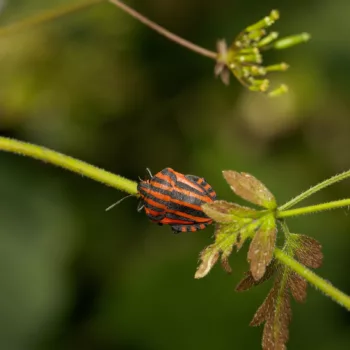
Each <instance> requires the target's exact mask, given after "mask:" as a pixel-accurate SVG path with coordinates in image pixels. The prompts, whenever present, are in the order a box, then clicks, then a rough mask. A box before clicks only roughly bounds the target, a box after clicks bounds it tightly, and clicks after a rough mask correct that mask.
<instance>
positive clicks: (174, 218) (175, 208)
mask: <svg viewBox="0 0 350 350" xmlns="http://www.w3.org/2000/svg"><path fill="white" fill-rule="evenodd" d="M138 192H139V194H140V197H141V200H142V204H143V206H144V209H145V212H146V215H147V216H148V217H149V218H150V220H151V221H152V222H155V223H158V224H160V225H163V224H164V225H170V226H171V228H172V230H173V231H174V232H195V231H197V230H202V229H204V228H205V227H206V226H207V225H209V224H211V223H212V219H210V218H209V217H208V216H207V215H206V214H205V213H204V212H203V210H202V208H201V206H202V205H203V204H205V203H210V202H213V201H214V200H215V199H216V193H215V191H214V190H213V189H212V187H211V186H210V185H209V184H208V183H207V182H206V181H205V180H204V179H203V178H200V177H198V176H194V175H184V174H181V173H178V172H176V171H174V170H173V169H171V168H165V169H163V170H162V171H160V172H159V173H157V174H156V175H154V176H153V177H151V179H149V180H145V181H141V182H140V183H139V184H138Z"/></svg>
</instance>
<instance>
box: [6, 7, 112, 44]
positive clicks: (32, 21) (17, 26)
mask: <svg viewBox="0 0 350 350" xmlns="http://www.w3.org/2000/svg"><path fill="white" fill-rule="evenodd" d="M106 1H107V0H86V1H84V2H82V3H77V4H70V5H64V6H60V7H57V8H55V9H53V10H47V11H44V12H41V13H39V14H38V15H35V16H33V17H30V18H28V19H24V20H23V21H20V22H16V23H13V24H9V25H7V26H5V27H2V28H0V37H1V36H5V35H8V34H12V33H16V32H20V31H24V30H27V29H29V28H31V27H35V26H37V25H39V24H42V23H46V22H50V21H52V20H55V19H57V18H59V17H63V16H66V15H68V14H71V13H73V12H77V11H80V10H84V9H86V8H88V7H90V6H93V5H97V4H100V3H102V2H106Z"/></svg>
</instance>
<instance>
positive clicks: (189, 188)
mask: <svg viewBox="0 0 350 350" xmlns="http://www.w3.org/2000/svg"><path fill="white" fill-rule="evenodd" d="M196 185H197V184H196ZM197 186H198V185H197ZM176 187H178V188H180V189H182V190H186V191H189V192H193V193H195V194H198V195H200V196H204V195H205V191H204V190H203V191H199V190H197V189H196V188H194V187H191V186H189V185H187V184H185V183H184V182H181V180H177V183H176Z"/></svg>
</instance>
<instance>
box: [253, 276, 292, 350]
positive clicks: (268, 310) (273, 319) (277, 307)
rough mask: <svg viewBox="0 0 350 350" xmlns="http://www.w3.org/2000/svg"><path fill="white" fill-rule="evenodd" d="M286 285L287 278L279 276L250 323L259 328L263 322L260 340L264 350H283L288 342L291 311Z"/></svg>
mask: <svg viewBox="0 0 350 350" xmlns="http://www.w3.org/2000/svg"><path fill="white" fill-rule="evenodd" d="M287 284H288V279H287V277H286V276H284V274H283V273H281V274H279V276H277V278H276V280H275V284H274V286H273V288H272V289H271V291H270V293H269V294H268V296H267V298H266V299H265V300H264V302H263V303H262V305H261V306H260V307H259V309H258V311H257V312H256V313H255V315H254V317H253V319H252V321H251V323H250V325H251V326H259V325H260V324H262V323H263V322H265V326H264V331H263V339H262V348H263V349H264V350H279V349H285V345H286V343H287V341H288V338H289V324H290V321H291V318H292V310H291V306H290V296H289V291H288V288H287Z"/></svg>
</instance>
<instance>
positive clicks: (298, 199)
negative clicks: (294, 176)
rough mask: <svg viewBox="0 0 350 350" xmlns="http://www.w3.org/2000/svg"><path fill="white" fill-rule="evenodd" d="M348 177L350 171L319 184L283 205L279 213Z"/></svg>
mask: <svg viewBox="0 0 350 350" xmlns="http://www.w3.org/2000/svg"><path fill="white" fill-rule="evenodd" d="M348 177H350V170H348V171H344V172H343V173H341V174H338V175H335V176H333V177H331V178H329V179H327V180H325V181H323V182H321V183H319V184H317V185H316V186H313V187H311V188H310V189H308V190H307V191H305V192H303V193H301V194H300V195H299V196H297V197H295V198H293V199H292V200H290V201H288V202H287V203H285V204H283V205H282V206H281V207H279V208H278V210H279V211H283V210H285V209H288V208H291V207H293V206H294V205H295V204H297V203H299V202H301V201H302V200H304V199H305V198H307V197H310V196H311V195H313V194H314V193H316V192H318V191H320V190H322V189H324V188H326V187H328V186H330V185H333V184H335V183H336V182H339V181H342V180H345V179H347V178H348Z"/></svg>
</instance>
